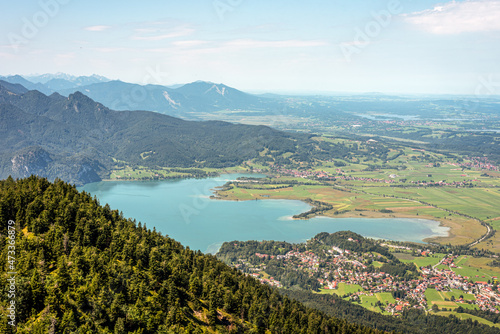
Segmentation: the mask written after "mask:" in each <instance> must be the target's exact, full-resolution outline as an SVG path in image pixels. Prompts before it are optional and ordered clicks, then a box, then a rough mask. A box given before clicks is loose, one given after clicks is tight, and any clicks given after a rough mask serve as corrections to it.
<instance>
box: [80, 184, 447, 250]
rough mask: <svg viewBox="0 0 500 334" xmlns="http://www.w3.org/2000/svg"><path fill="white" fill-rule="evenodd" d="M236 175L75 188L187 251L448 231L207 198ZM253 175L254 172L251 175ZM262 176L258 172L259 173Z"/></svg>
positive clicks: (292, 205) (302, 207) (295, 205)
mask: <svg viewBox="0 0 500 334" xmlns="http://www.w3.org/2000/svg"><path fill="white" fill-rule="evenodd" d="M241 176H251V177H256V175H255V174H250V175H248V174H226V175H222V176H220V177H213V178H206V179H179V180H164V181H109V182H97V183H90V184H87V185H85V186H83V187H79V188H78V189H79V190H84V191H86V192H88V193H90V194H91V195H93V196H96V197H97V198H98V199H99V201H100V203H101V205H104V204H106V203H108V204H109V205H110V206H111V208H112V209H118V210H121V211H122V212H123V214H124V216H125V217H130V218H134V219H136V220H137V221H138V222H139V221H140V222H142V223H143V224H146V226H147V227H148V228H151V229H152V228H153V227H155V228H156V230H157V231H159V232H162V233H163V234H164V235H168V236H170V237H172V238H174V239H176V240H177V241H180V242H181V243H182V244H183V245H185V246H189V247H190V248H191V249H195V250H196V249H199V250H201V251H202V252H205V253H214V252H216V251H217V250H218V249H219V247H220V245H221V244H222V243H223V242H224V241H233V240H241V241H245V240H279V241H288V242H302V241H305V240H307V239H310V238H311V237H313V236H315V235H316V234H318V233H320V232H329V233H333V232H337V231H342V230H351V231H353V232H356V233H359V234H361V235H363V236H366V237H371V238H383V239H391V240H400V241H416V242H421V241H422V240H423V239H425V238H428V237H433V236H446V235H448V228H447V227H443V226H439V223H438V222H436V221H432V220H425V219H402V218H401V219H400V218H391V219H385V218H382V219H380V218H378V219H372V218H327V217H316V218H312V219H309V220H294V219H292V218H291V217H292V216H293V215H295V214H299V213H302V212H305V211H307V210H309V209H310V206H309V204H307V203H304V202H301V201H295V200H258V201H224V200H216V199H210V198H209V196H210V195H212V194H213V191H212V189H213V188H214V187H217V186H222V185H223V184H225V183H226V182H227V181H229V180H234V179H236V178H237V177H241ZM257 176H259V175H257ZM259 177H262V176H259Z"/></svg>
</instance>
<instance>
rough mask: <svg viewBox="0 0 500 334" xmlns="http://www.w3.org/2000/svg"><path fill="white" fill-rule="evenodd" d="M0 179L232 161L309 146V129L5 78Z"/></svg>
mask: <svg viewBox="0 0 500 334" xmlns="http://www.w3.org/2000/svg"><path fill="white" fill-rule="evenodd" d="M0 130H1V131H0V141H1V142H2V143H4V144H3V145H2V146H1V147H0V178H6V177H7V176H9V175H12V176H13V177H27V176H30V175H31V174H37V175H40V176H44V177H48V178H49V179H55V178H56V177H58V178H60V179H63V180H65V181H68V182H72V183H76V184H83V183H87V182H94V181H98V180H100V178H101V177H103V176H105V175H107V173H109V170H110V168H111V166H112V165H113V163H114V161H115V160H113V159H118V160H120V161H124V162H125V163H128V164H131V165H142V166H148V167H155V166H161V167H166V166H168V167H229V166H234V165H238V164H240V163H242V162H243V161H245V160H248V159H252V158H256V157H258V156H259V152H262V151H263V150H266V149H268V150H272V151H273V152H275V154H276V155H280V154H284V153H286V152H292V153H295V152H296V151H297V149H298V148H300V147H302V151H308V150H309V149H307V148H304V145H308V144H310V141H309V137H308V136H306V135H299V134H290V133H285V132H281V131H278V130H274V129H271V128H269V127H266V126H252V125H241V124H231V123H226V122H219V121H207V122H193V121H185V120H181V119H178V118H174V117H170V116H166V115H162V114H158V113H154V112H149V111H115V110H111V109H108V108H106V107H105V106H103V105H102V104H100V103H97V102H95V101H93V100H92V99H90V98H89V97H87V96H85V95H83V94H82V93H79V92H76V93H74V94H71V95H70V96H69V97H67V98H66V97H63V96H61V95H59V94H57V93H54V94H52V95H50V96H46V95H44V94H42V93H40V92H38V91H24V90H23V89H22V87H21V86H18V85H16V86H14V85H5V86H2V84H1V83H0Z"/></svg>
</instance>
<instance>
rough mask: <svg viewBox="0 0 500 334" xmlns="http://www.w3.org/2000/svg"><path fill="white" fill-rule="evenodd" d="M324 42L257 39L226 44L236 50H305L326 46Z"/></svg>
mask: <svg viewBox="0 0 500 334" xmlns="http://www.w3.org/2000/svg"><path fill="white" fill-rule="evenodd" d="M325 45H328V43H326V42H324V41H304V40H283V41H261V40H255V39H236V40H232V41H229V42H227V43H226V44H225V46H227V47H236V48H305V47H316V46H325Z"/></svg>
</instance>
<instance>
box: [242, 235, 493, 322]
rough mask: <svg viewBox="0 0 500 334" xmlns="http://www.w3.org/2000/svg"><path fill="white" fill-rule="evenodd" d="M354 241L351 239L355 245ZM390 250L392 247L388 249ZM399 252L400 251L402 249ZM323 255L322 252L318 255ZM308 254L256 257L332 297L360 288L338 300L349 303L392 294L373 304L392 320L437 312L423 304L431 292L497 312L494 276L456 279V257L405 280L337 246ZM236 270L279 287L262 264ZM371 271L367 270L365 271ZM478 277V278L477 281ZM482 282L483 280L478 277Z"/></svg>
mask: <svg viewBox="0 0 500 334" xmlns="http://www.w3.org/2000/svg"><path fill="white" fill-rule="evenodd" d="M354 241H355V240H354ZM391 247H394V246H391ZM402 248H404V247H402ZM323 252H325V250H323ZM418 252H419V255H421V256H429V255H432V252H430V251H429V250H422V249H419V250H418ZM320 255H321V256H318V254H316V253H314V252H311V251H309V250H306V251H303V252H300V251H298V250H294V251H289V252H287V253H286V254H285V255H276V256H275V255H268V254H262V253H255V256H256V257H258V258H260V259H274V260H276V261H281V262H280V263H282V264H283V266H284V267H286V269H287V270H296V271H302V272H305V273H308V274H309V275H310V276H311V277H313V276H314V277H317V278H316V279H317V281H318V283H319V284H320V286H321V288H322V289H323V290H330V291H332V290H333V291H332V292H335V290H336V289H338V287H339V285H341V284H342V285H350V286H360V287H361V288H360V289H358V291H353V292H350V293H346V294H345V295H341V297H343V298H348V299H349V300H351V301H359V300H360V299H361V298H363V296H375V295H376V294H378V293H384V292H385V293H387V292H389V293H391V294H392V295H393V296H394V302H386V303H378V304H379V307H380V309H381V310H383V311H386V312H388V313H391V314H393V315H398V314H400V313H401V312H402V311H403V310H404V309H406V308H410V307H413V308H417V309H421V310H425V311H430V310H433V311H436V310H437V305H435V304H434V303H432V301H428V300H427V297H426V291H427V290H428V289H432V290H435V291H437V292H438V293H439V292H447V291H452V290H453V291H460V295H457V296H456V297H455V296H454V295H453V296H452V297H451V300H450V301H451V302H454V303H456V304H457V305H463V306H464V307H468V308H471V307H473V308H479V309H481V310H483V311H490V312H494V313H500V311H499V307H500V294H499V292H498V289H497V277H495V276H493V277H491V280H488V281H487V279H485V281H478V280H477V278H478V277H479V276H476V277H475V278H476V281H475V282H474V281H473V280H472V279H471V277H466V276H461V275H459V274H457V273H455V272H454V271H453V269H454V268H457V265H456V264H455V262H454V261H455V260H456V259H457V256H456V255H452V254H448V255H445V256H444V257H443V258H442V259H441V260H440V261H439V262H438V263H437V264H435V265H433V266H430V265H428V266H425V267H421V268H419V275H418V277H415V278H413V279H406V278H405V277H399V276H398V275H395V276H393V275H390V274H389V273H386V272H383V271H381V270H378V269H377V268H375V270H374V267H373V266H370V264H372V263H374V261H379V260H381V261H384V259H382V257H381V256H380V255H379V254H376V253H373V252H370V253H364V254H360V253H356V252H352V251H349V250H344V249H341V248H339V247H335V246H333V247H330V249H328V250H327V251H326V252H325V253H324V254H320ZM233 265H234V266H235V267H237V268H238V267H241V266H242V265H243V266H245V267H246V269H247V271H248V272H250V273H248V274H249V275H251V276H253V277H255V278H256V279H258V280H260V281H261V282H262V283H265V284H268V285H271V286H275V287H278V288H281V287H283V284H282V283H281V282H280V281H279V280H277V279H276V278H274V277H270V276H269V275H266V274H265V270H266V266H265V264H264V263H259V264H253V265H252V264H250V262H249V261H248V259H238V261H237V263H235V264H233ZM369 267H370V268H369ZM479 278H481V277H479ZM482 278H484V276H482Z"/></svg>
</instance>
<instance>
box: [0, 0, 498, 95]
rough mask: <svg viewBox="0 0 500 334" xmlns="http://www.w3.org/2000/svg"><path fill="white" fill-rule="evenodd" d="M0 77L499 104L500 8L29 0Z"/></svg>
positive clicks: (411, 1) (483, 3)
mask: <svg viewBox="0 0 500 334" xmlns="http://www.w3.org/2000/svg"><path fill="white" fill-rule="evenodd" d="M2 7H3V8H2V11H1V12H0V32H1V34H0V75H13V74H20V75H31V74H42V73H56V72H64V73H68V74H72V75H91V74H98V75H102V76H105V77H108V78H110V79H119V80H123V81H127V82H134V83H140V84H160V85H172V84H179V83H187V82H192V81H196V80H206V81H212V82H216V83H224V84H226V85H228V86H232V87H235V88H238V89H241V90H244V91H248V92H275V93H285V92H286V93H325V92H382V93H406V94H467V95H491V94H495V95H498V94H500V0H466V1H441V2H439V1H436V0H434V1H430V0H418V1H417V0H310V1H298V0H286V1H285V0H185V1H172V0H157V1H153V0H143V1H127V0H121V1H116V0H106V1H102V0H99V1H97V0H86V1H77V0H38V1H35V0H23V1H11V2H9V4H8V5H6V4H3V6H2Z"/></svg>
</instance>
